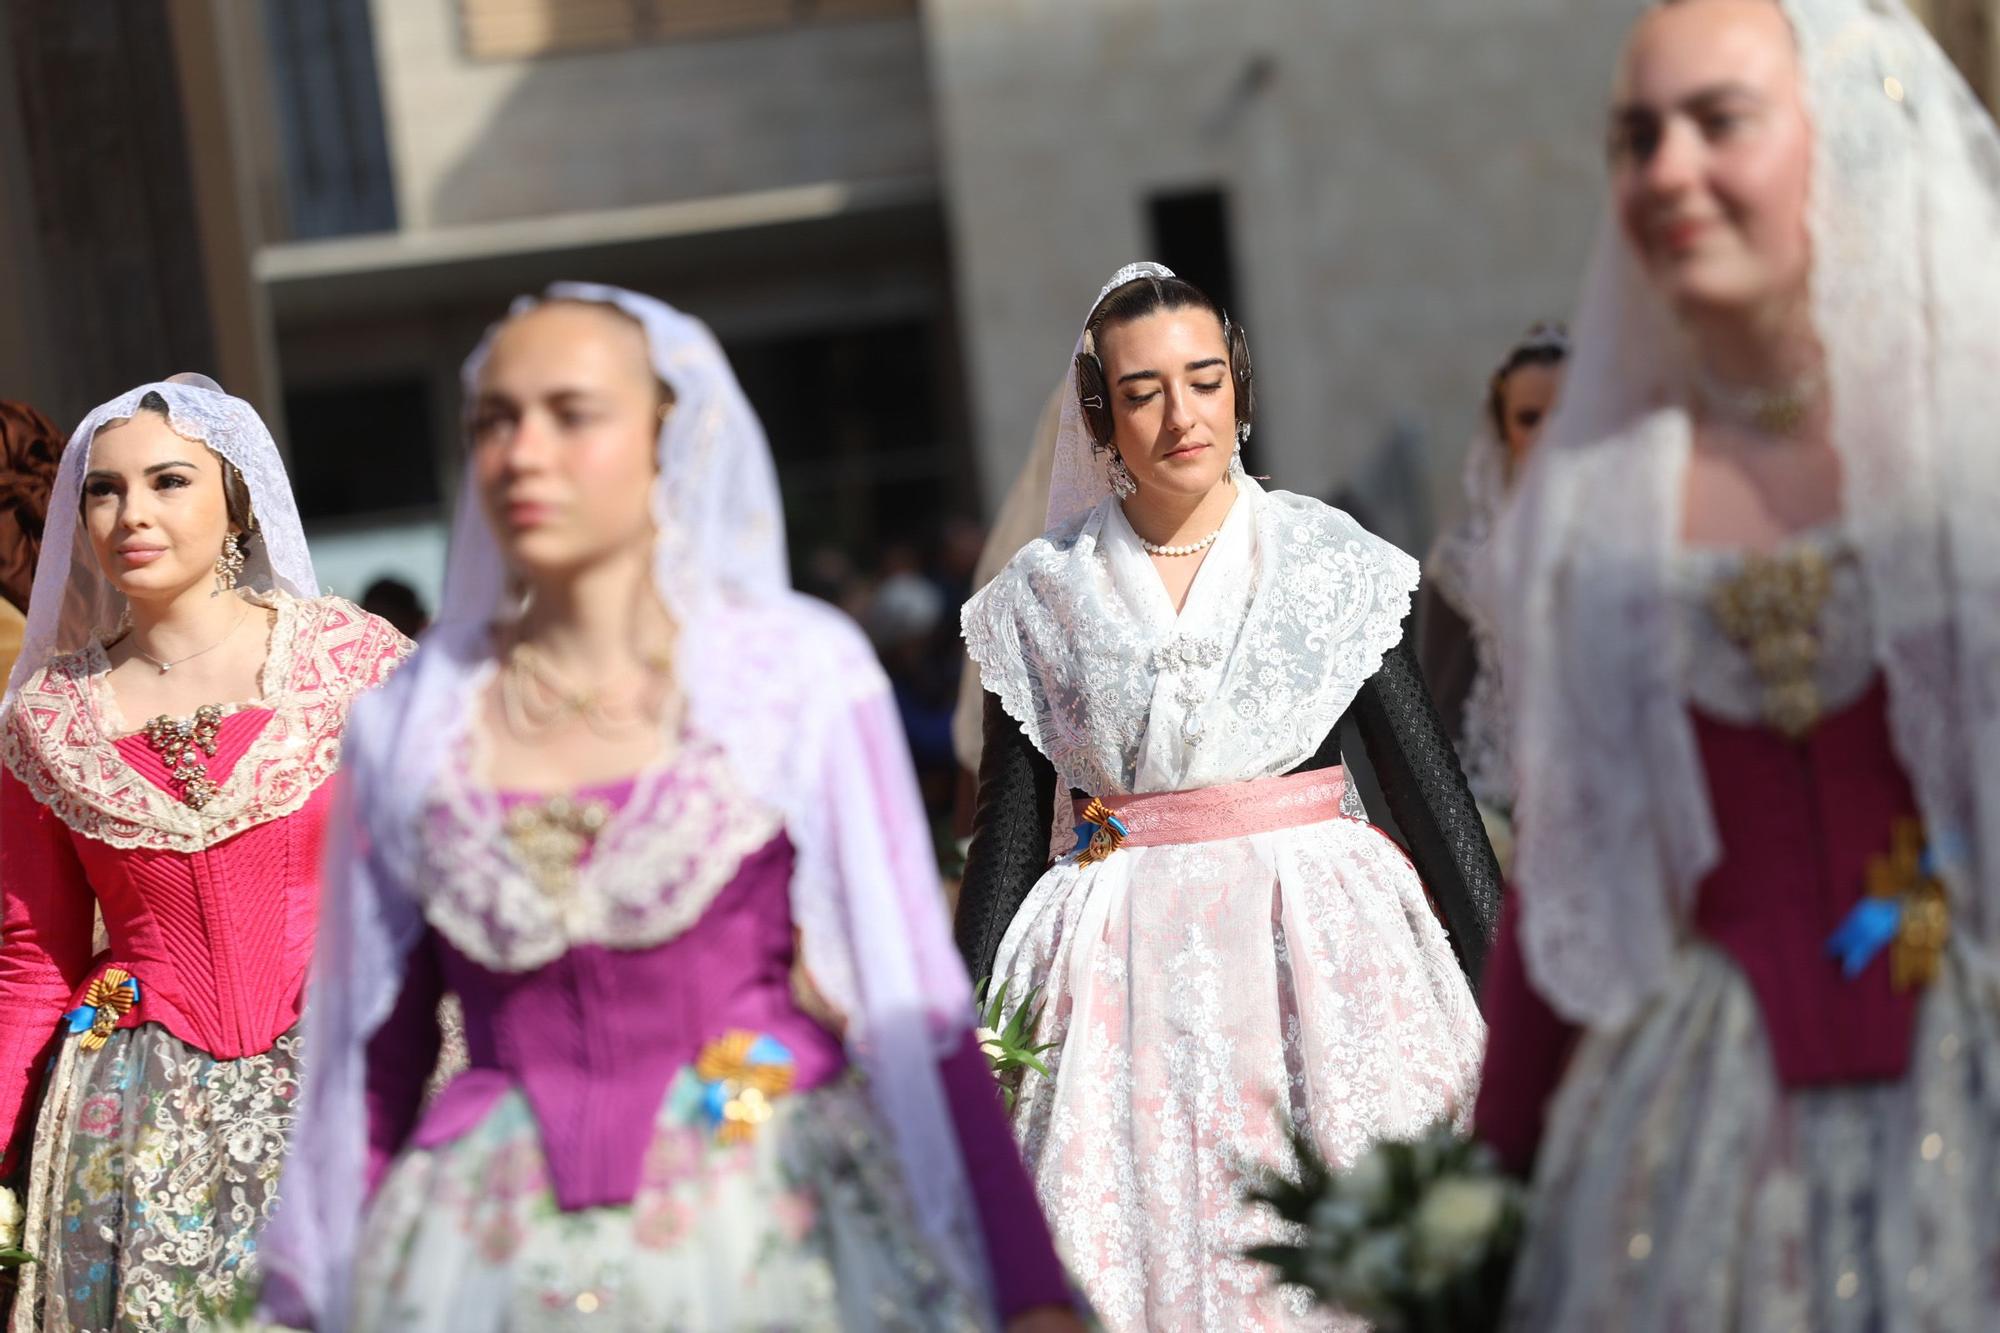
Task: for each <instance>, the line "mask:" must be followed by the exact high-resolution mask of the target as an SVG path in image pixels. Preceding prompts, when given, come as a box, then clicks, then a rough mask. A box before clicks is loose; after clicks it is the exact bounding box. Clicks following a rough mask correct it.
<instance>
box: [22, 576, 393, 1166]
mask: <svg viewBox="0 0 2000 1333" xmlns="http://www.w3.org/2000/svg"><path fill="white" fill-rule="evenodd" d="M409 650H410V644H409V641H408V640H406V639H404V638H403V637H402V636H401V635H400V634H398V633H396V632H395V630H393V629H391V628H390V627H389V626H388V625H387V623H386V622H383V621H381V620H379V619H377V618H375V617H373V616H368V615H365V614H364V613H362V612H361V611H360V610H359V608H357V607H354V606H353V605H352V604H351V603H347V602H344V601H341V600H340V599H338V598H332V597H325V598H315V599H311V600H301V599H286V600H285V601H284V602H283V603H282V604H281V605H280V607H279V610H278V621H277V630H276V631H275V632H274V638H273V647H272V654H273V661H274V662H275V664H276V667H275V670H274V671H273V675H272V678H271V679H270V681H269V686H270V689H271V695H270V700H269V704H268V706H257V707H247V708H241V709H239V710H237V711H235V712H232V713H229V714H227V715H226V716H225V717H224V718H223V719H222V722H221V726H220V728H219V730H218V732H217V736H216V752H215V754H213V755H203V754H201V753H200V751H198V750H197V751H195V755H196V757H197V758H198V759H199V760H200V761H201V763H202V765H203V767H204V768H205V769H206V771H207V772H208V774H209V776H210V778H211V779H213V780H214V781H215V782H216V784H217V785H218V787H222V788H225V789H226V791H225V793H224V795H223V796H222V797H221V798H219V799H218V800H216V801H215V802H213V803H212V804H211V805H210V806H209V807H208V812H209V814H210V815H211V816H213V817H214V818H215V819H216V820H218V821H221V822H219V823H216V824H215V825H213V826H212V827H210V828H208V830H207V832H206V833H203V832H202V831H200V830H199V829H192V828H190V827H189V821H191V820H193V819H196V818H198V816H199V812H194V811H191V810H190V809H189V808H188V807H186V806H185V805H184V804H183V803H182V801H181V798H182V796H183V794H184V785H183V784H182V782H181V781H180V780H179V779H178V778H176V777H175V776H174V775H173V774H172V773H171V772H169V771H168V768H167V765H166V763H165V762H164V761H163V760H162V758H161V757H160V755H159V753H158V752H157V751H156V750H155V749H154V748H153V746H152V745H151V744H150V743H149V742H148V741H147V740H146V738H145V736H144V735H143V734H138V735H129V736H122V737H118V738H116V739H112V738H110V737H109V736H107V735H105V734H104V732H103V731H102V729H101V724H100V720H99V717H98V715H97V712H96V710H95V708H94V707H92V706H91V704H90V702H89V701H90V700H91V699H92V697H93V695H92V690H93V689H95V685H94V683H93V681H92V674H93V670H94V669H101V668H102V655H101V653H100V654H97V655H96V657H95V659H94V661H95V664H96V665H95V668H93V665H92V662H93V659H92V658H91V657H90V656H88V655H85V654H76V655H71V656H69V657H67V658H59V659H57V661H56V662H55V663H54V664H52V665H51V667H50V668H49V670H48V671H47V672H46V673H38V675H37V676H36V677H35V678H34V679H33V680H31V681H30V682H29V683H28V685H26V686H24V687H23V690H22V693H21V696H20V700H21V702H20V703H18V704H17V706H16V709H15V711H14V712H11V713H10V714H9V715H8V716H7V717H6V718H5V719H4V721H0V730H4V733H5V734H4V737H0V739H4V742H5V747H6V761H7V762H6V767H5V768H4V770H0V900H4V906H0V1144H6V1145H7V1146H8V1151H7V1154H6V1156H5V1158H4V1159H0V1171H5V1170H7V1169H10V1168H11V1166H12V1165H13V1163H14V1161H15V1159H16V1157H17V1154H18V1149H19V1148H20V1147H21V1146H22V1145H23V1144H24V1143H25V1141H26V1140H27V1138H28V1131H29V1129H30V1127H31V1124H32V1121H33V1104H34V1095H35V1091H36V1088H37V1085H38V1083H39V1080H40V1075H41V1072H42V1070H43V1068H44V1067H45V1063H46V1061H47V1059H48V1056H49V1054H50V1052H51V1051H52V1050H53V1049H54V1047H55V1044H56V1042H57V1039H58V1036H59V1029H60V1028H61V1026H62V1024H61V1019H62V1016H63V1014H64V1012H65V1011H66V1010H68V1009H70V1008H72V1007H74V1006H75V1005H77V1004H79V1003H81V1002H82V1000H83V998H84V995H85V993H86V992H87V990H88V988H89V984H90V982H91V981H92V980H93V979H94V978H95V977H96V976H97V975H98V974H99V973H100V972H101V971H102V970H103V969H104V968H105V967H107V966H112V965H116V966H118V967H122V968H124V969H125V970H126V971H128V972H130V973H131V974H132V976H133V977H135V978H136V979H137V980H138V983H139V997H140V998H139V1003H138V1004H137V1006H135V1007H134V1008H133V1009H132V1010H131V1011H130V1012H129V1013H127V1014H126V1015H124V1017H123V1018H122V1020H121V1021H120V1023H119V1026H120V1027H133V1026H137V1025H138V1024H141V1023H157V1024H159V1025H160V1026H161V1027H163V1028H165V1029H166V1030H167V1031H168V1032H170V1033H172V1034H173V1035H174V1036H175V1037H176V1038H178V1039H180V1040H181V1041H183V1042H186V1043H187V1044H188V1045H190V1046H192V1047H195V1048H196V1049H198V1050H201V1051H204V1052H206V1053H207V1054H209V1055H212V1056H215V1057H216V1058H218V1059H223V1060H234V1059H241V1058H243V1057H246V1056H251V1055H258V1054H261V1053H263V1052H265V1051H268V1050H270V1049H271V1047H272V1046H273V1045H274V1044H275V1043H276V1042H277V1040H278V1038H279V1037H281V1036H283V1035H284V1034H285V1033H286V1032H287V1031H288V1030H290V1029H291V1028H292V1026H293V1025H294V1024H296V1023H297V1022H298V1019H299V1013H300V1009H301V1007H302V1005H303V1003H304V988H305V976H306V968H307V964H308V962H309V961H310V958H311V955H312V946H313V927H314V919H315V914H316V912H317V910H318V899H319V854H320V844H321V840H322V837H323V835H324V832H325V827H326V819H327V813H328V807H329V805H330V803H331V799H332V797H331V793H332V784H331V783H329V782H327V781H326V779H327V778H328V777H329V776H330V775H331V773H332V772H333V766H334V762H335V760H336V758H337V754H338V741H339V734H340V729H341V727H342V726H343V725H344V723H345V719H346V710H347V704H348V703H349V701H350V700H351V699H352V697H353V696H354V695H355V694H356V693H358V692H360V691H361V690H363V689H366V688H368V687H370V686H372V685H374V684H377V683H379V682H380V681H381V680H382V679H384V678H385V677H386V676H387V675H388V674H389V672H390V671H392V670H393V669H394V668H395V666H396V665H397V663H399V662H400V661H401V660H402V659H403V658H404V657H405V656H406V655H407V654H408V652H409ZM239 770H241V771H239ZM163 810H164V811H165V812H166V813H164V814H163V813H160V812H161V811H163ZM79 826H80V827H79ZM93 904H95V905H96V907H97V908H100V909H101V910H102V912H103V916H104V925H105V930H106V934H107V935H108V937H109V941H110V946H109V948H108V950H107V951H106V952H105V953H104V954H102V955H100V956H97V957H93V956H92V952H93V951H92V943H93V941H92V935H93V925H94V915H95V914H94V912H93Z"/></svg>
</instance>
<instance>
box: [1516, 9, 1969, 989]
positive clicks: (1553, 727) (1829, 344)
mask: <svg viewBox="0 0 2000 1333" xmlns="http://www.w3.org/2000/svg"><path fill="white" fill-rule="evenodd" d="M1782 7H1783V9H1784V12H1785V14H1786V15H1787V16H1788V17H1789V18H1790V20H1791V24H1792V28H1793V31H1794V34H1795V36H1796V38H1797V41H1798V48H1799V51H1800V54H1801V57H1802V66H1803V70H1804V79H1805V86H1806V94H1807V99H1808V103H1807V105H1808V112H1809V114H1810V116H1811V119H1812V122H1813V126H1814V130H1815V136H1816V145H1815V160H1814V164H1813V177H1812V197H1811V203H1810V219H1809V222H1810V228H1811V236H1812V244H1813V255H1814V262H1813V273H1812V301H1813V316H1814V322H1815V326H1816V328H1817V330H1818V333H1819V337H1820V340H1821V343H1822V344H1823V347H1824V351H1825V354H1826V358H1827V367H1826V368H1827V382H1828V387H1829V393H1830V395H1831V413H1832V434H1833V444H1834V447H1835V449H1836V450H1837V452H1838V455H1839V457H1840V460H1841V464H1842V467H1843V469H1844V498H1845V521H1846V524H1847V526H1848V530H1849V532H1850V534H1851V536H1852V539H1853V540H1854V542H1855V543H1856V546H1857V549H1858V553H1859V556H1860V559H1861V562H1862V566H1863V569H1864V571H1865V577H1866V581H1867V584H1868V588H1869V592H1870V596H1871V600H1872V603H1873V614H1874V620H1875V627H1874V628H1875V654H1876V658H1877V660H1878V662H1879V664H1880V666H1881V669H1882V671H1883V673H1884V675H1885V677H1886V680H1887V684H1888V688H1889V697H1890V705H1889V713H1890V726H1891V732H1892V735H1893V738H1894V743H1895V746H1896V750H1897V753H1898V755H1899V757H1900V759H1901V761H1902V763H1903V765H1904V767H1905V768H1906V769H1907V770H1908V772H1909V775H1910V777H1911V779H1912V782H1913V784H1914V786H1915V789H1916V793H1917V798H1918V801H1919V804H1920V806H1921V809H1922V813H1923V817H1924V820H1925V822H1926V824H1927V826H1928V830H1929V833H1930V837H1931V840H1932V846H1933V849H1934V850H1935V851H1936V852H1937V853H1938V854H1939V857H1940V861H1941V863H1942V865H1941V869H1942V874H1943V877H1944V879H1945V881H1946V883H1947V885H1948V890H1949V893H1950V896H1951V899H1952V902H1953V910H1954V929H1955V933H1956V935H1957V936H1958V938H1959V941H1960V943H1961V944H1964V943H1967V942H1968V941H1969V942H1976V943H1977V944H1979V945H1981V946H1985V947H1981V948H1978V949H1974V950H1967V949H1963V948H1961V949H1959V950H1958V954H1959V956H1960V957H1964V958H1971V959H1973V960H1974V961H1975V962H1984V961H1985V957H1986V954H1987V949H1988V948H1989V947H1990V945H1991V942H1992V941H1993V940H1994V938H1995V934H1996V931H2000V862H1997V861H1996V858H2000V521H1996V518H1995V516H1996V514H2000V447H1996V445H1995V441H1994V429H1995V426H1994V423H1995V422H1996V421H2000V140H1996V137H1995V133H1994V127H1993V123H1992V121H1991V120H1990V119H1989V118H1988V116H1987V113H1986V112H1985V110H1984V109H1983V108H1982V107H1981V106H1980V105H1979V103H1978V101H1977V100H1976V99H1975V98H1974V97H1973V95H1972V93H1971V91H1970V90H1969V89H1968V88H1967V87H1966V85H1965V84H1964V82H1963V81H1962V80H1961V79H1960V78H1959V76H1958V74H1957V72H1956V71H1955V70H1954V69H1953V68H1952V66H1951V64H1950V63H1949V61H1947V59H1946V58H1945V56H1944V54H1943V53H1942V52H1941V51H1940V50H1939V49H1938V47H1937V45H1936V43H1935V42H1933V41H1932V39H1931V37H1930V35H1929V33H1927V32H1926V31H1925V29H1924V28H1923V27H1922V25H1921V24H1919V23H1918V22H1917V21H1916V20H1915V19H1914V18H1913V17H1912V16H1911V15H1910V14H1909V13H1908V11H1907V10H1905V9H1904V8H1903V6H1902V5H1901V4H1900V3H1897V2H1896V0H1782ZM1571 328H1572V330H1573V331H1574V339H1575V348H1576V352H1575V358H1574V360H1573V362H1572V363H1571V367H1570V371H1569V374H1568V376H1567V378H1566V380H1565V387H1564V392H1563V397H1562V402H1561V405H1560V406H1559V407H1558V408H1557V410H1556V412H1555V415H1554V417H1553V419H1552V420H1551V422H1550V425H1549V429H1548V433H1547V434H1546V435H1545V436H1544V437H1543V439H1542V441H1541V445H1540V447H1539V449H1538V450H1537V451H1536V454H1535V456H1534V459H1533V461H1532V462H1531V463H1530V464H1529V467H1528V469H1527V476H1526V478H1525V480H1524V482H1523V485H1522V487H1521V491H1520V494H1519V497H1518V500H1517V502H1516V503H1515V504H1514V505H1513V506H1511V507H1510V509H1509V510H1508V512H1507V514H1506V516H1505V518H1504V519H1503V524H1502V534H1501V538H1500V540H1499V542H1498V543H1496V545H1497V547H1498V548H1499V549H1500V550H1501V551H1502V552H1504V556H1503V559H1502V562H1501V568H1500V569H1498V570H1497V571H1496V575H1495V577H1497V578H1498V579H1499V581H1500V582H1499V585H1498V588H1497V590H1496V592H1497V595H1498V596H1499V597H1500V598H1501V599H1502V600H1501V602H1500V604H1501V605H1503V606H1504V607H1505V608H1506V614H1505V615H1504V616H1503V619H1502V623H1501V632H1502V635H1503V640H1504V645H1505V657H1504V668H1505V675H1506V681H1507V689H1508V693H1509V696H1510V698H1511V700H1512V702H1513V706H1514V709H1515V728H1516V730H1515V736H1514V745H1515V749H1514V767H1515V778H1516V782H1517V792H1518V804H1517V810H1518V813H1519V817H1520V819H1521V821H1522V822H1521V824H1520V827H1519V843H1518V846H1517V861H1516V867H1515V876H1516V880H1517V883H1518V891H1519V892H1520V894H1521V901H1522V911H1523V932H1524V934H1523V944H1524V949H1525V955H1526V960H1527V965H1528V968H1529V971H1530V975H1531V976H1532V977H1533V979H1534V981H1535V983H1536V986H1537V989H1538V990H1540V992H1541V993H1542V994H1543V995H1544V996H1545V997H1546V998H1547V999H1548V1000H1549V1001H1550V1002H1551V1003H1552V1004H1553V1005H1554V1006H1555V1007H1556V1008H1557V1009H1558V1010H1559V1011H1560V1012H1561V1013H1562V1014H1563V1015H1565V1016H1566V1017H1568V1018H1570V1019H1571V1020H1574V1021H1577V1022H1582V1023H1589V1024H1594V1025H1599V1026H1615V1025H1618V1024H1620V1023H1622V1022H1624V1021H1625V1020H1627V1019H1628V1018H1630V1017H1631V1016H1632V1015H1633V1014H1634V1012H1635V1011H1636V1009H1637V1008H1638V1006H1639V1005H1640V1004H1641V1003H1642V1002H1643V1001H1644V1000H1645V999H1646V998H1647V997H1648V996H1649V995H1650V994H1653V993H1655V992H1656V991H1657V990H1658V989H1659V988H1660V987H1661V986H1662V985H1663V983H1664V982H1665V980H1666V977H1667V973H1668V968H1669V962H1670V958H1671V955H1672V953H1673V951H1674V949H1675V947H1676V944H1677V941H1678V940H1679V939H1680V938H1681V936H1682V934H1683V932H1684V929H1685V924H1684V923H1685V921H1686V919H1687V914H1688V911H1689V909H1690V907H1691V905H1692V899H1693V895H1694V891H1695V889H1696V887H1697V886H1698V885H1699V883H1700V882H1701V880H1702V878H1703V876H1704V875H1705V874H1706V873H1707V872H1708V871H1709V870H1710V868H1711V867H1713V866H1714V864H1715V863H1716V860H1717V857H1718V855H1719V852H1718V844H1717V836H1716V829H1715V821H1714V815H1713V811H1712V810H1711V809H1710V808H1709V804H1708V797H1707V787H1706V783H1705V780H1704V776H1703V771H1702V768H1701V764H1700V761H1699V756H1698V753H1697V749H1696V745H1695V739H1694V732H1693V727H1692V724H1691V723H1690V721H1689V719H1688V716H1687V713H1686V711H1685V703H1684V699H1683V696H1682V693H1681V689H1680V683H1679V672H1678V666H1677V653H1676V644H1675V634H1674V620H1673V606H1672V599H1671V597H1670V596H1669V591H1668V574H1669V561H1670V559H1671V556H1672V552H1673V549H1674V546H1675V544H1676V541H1677V535H1678V523H1677V518H1678V515H1679V513H1680V509H1681V503H1680V497H1681V495H1682V491H1683V477H1684V475H1685V469H1686V466H1687V459H1688V454H1689V450H1690V447H1691V431H1690V422H1689V416H1688V412H1687V409H1686V407H1685V406H1684V404H1685V402H1686V391H1685V385H1686V382H1687V379H1688V374H1689V369H1690V363H1689V356H1688V351H1687V348H1686V344H1685V343H1684V342H1683V340H1682V338H1681V336H1680V334H1679V333H1678V331H1677V330H1676V329H1675V327H1674V326H1673V323H1672V321H1671V320H1670V318H1669V316H1668V312H1667V311H1666V309H1665V308H1664V306H1663V303H1662V302H1661V301H1660V300H1659V299H1658V298H1657V297H1656V296H1655V295H1654V294H1653V292H1652V291H1651V289H1650V288H1649V287H1648V285H1647V283H1646V280H1645V278H1644V276H1643V274H1642V273H1641V271H1640V269H1639V267H1638V265H1637V262H1636V261H1635V260H1634V259H1633V258H1632V257H1631V256H1630V254H1629V252H1628V251H1627V249H1626V248H1625V246H1624V245H1623V243H1622V241H1621V239H1620V237H1619V235H1618V233H1617V231H1616V228H1615V226H1614V224H1613V223H1612V222H1611V221H1610V220H1608V219H1607V221H1606V222H1605V224H1604V226H1603V228H1602V231H1601V234H1600V236H1599V239H1598V242H1597V252H1596V255H1595V258H1594V259H1593V262H1592V265H1591V268H1590V270H1589V273H1588V276H1587V278H1586V283H1585V287H1584V293H1583V298H1582V303H1581V307H1580V309H1579V311H1578V315H1577V318H1576V319H1575V320H1574V321H1572V324H1571Z"/></svg>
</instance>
